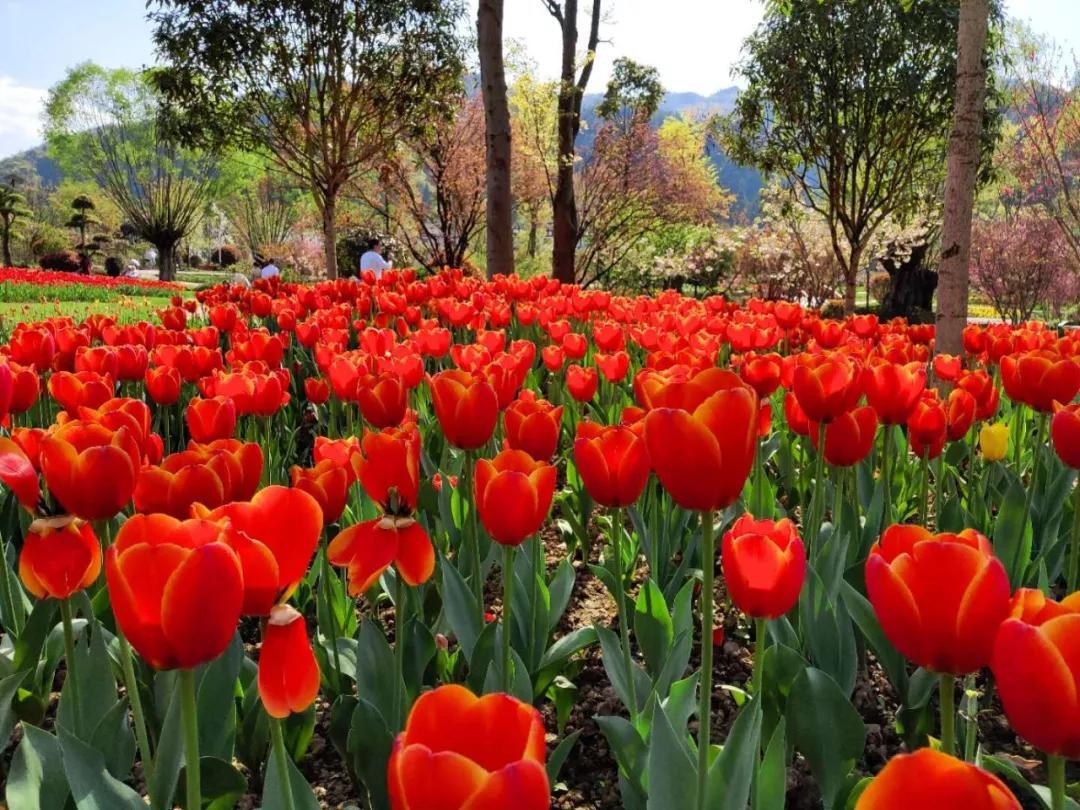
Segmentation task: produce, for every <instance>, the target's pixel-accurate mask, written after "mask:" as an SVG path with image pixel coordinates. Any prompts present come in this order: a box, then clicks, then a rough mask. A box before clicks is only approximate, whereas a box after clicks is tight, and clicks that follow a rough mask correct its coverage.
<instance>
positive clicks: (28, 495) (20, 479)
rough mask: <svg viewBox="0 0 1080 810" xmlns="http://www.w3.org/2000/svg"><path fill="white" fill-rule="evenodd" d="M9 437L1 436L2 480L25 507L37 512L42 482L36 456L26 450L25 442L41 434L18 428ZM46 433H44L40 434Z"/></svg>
mask: <svg viewBox="0 0 1080 810" xmlns="http://www.w3.org/2000/svg"><path fill="white" fill-rule="evenodd" d="M12 435H13V436H14V437H15V438H14V439H9V438H7V437H6V436H0V482H3V484H4V486H5V487H7V488H8V489H9V490H10V491H11V492H13V493H14V494H15V497H16V498H18V500H19V503H20V504H22V506H23V508H24V509H26V510H28V511H29V512H31V513H34V514H36V513H37V509H38V503H39V501H40V500H41V484H40V482H39V481H38V473H37V469H36V464H35V460H36V459H34V458H31V457H30V455H29V454H28V453H27V452H26V449H25V447H24V444H29V443H30V442H32V441H35V440H37V439H38V438H39V434H36V433H34V432H33V431H30V430H27V429H18V430H17V431H13V434H12ZM40 435H42V436H43V435H44V433H42V434H40ZM19 440H21V441H22V443H20V441H19Z"/></svg>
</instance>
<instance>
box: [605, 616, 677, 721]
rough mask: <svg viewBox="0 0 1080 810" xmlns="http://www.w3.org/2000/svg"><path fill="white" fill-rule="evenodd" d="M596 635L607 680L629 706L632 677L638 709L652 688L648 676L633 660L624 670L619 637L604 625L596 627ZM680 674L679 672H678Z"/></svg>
mask: <svg viewBox="0 0 1080 810" xmlns="http://www.w3.org/2000/svg"><path fill="white" fill-rule="evenodd" d="M596 635H597V637H598V638H599V639H600V650H601V657H602V660H603V663H604V672H606V673H607V676H608V680H609V681H611V686H612V688H613V689H614V690H615V694H616V695H618V696H619V700H621V701H622V703H623V705H624V706H627V707H629V706H630V678H633V679H634V696H635V697H636V698H637V704H638V705H637V708H638V709H640V708H641V706H642V703H643V702H644V700H645V698H646V697H647V696H648V694H649V692H650V691H651V689H652V684H651V683H650V682H649V676H648V675H646V674H645V673H644V672H643V671H642V669H641V667H639V666H638V665H637V664H636V663H634V661H633V660H631V661H630V672H627V671H626V664H625V662H624V660H623V654H622V646H621V642H620V641H619V637H618V636H617V635H615V633H613V632H612V631H611V630H608V629H607V628H606V627H597V628H596ZM680 674H681V673H680Z"/></svg>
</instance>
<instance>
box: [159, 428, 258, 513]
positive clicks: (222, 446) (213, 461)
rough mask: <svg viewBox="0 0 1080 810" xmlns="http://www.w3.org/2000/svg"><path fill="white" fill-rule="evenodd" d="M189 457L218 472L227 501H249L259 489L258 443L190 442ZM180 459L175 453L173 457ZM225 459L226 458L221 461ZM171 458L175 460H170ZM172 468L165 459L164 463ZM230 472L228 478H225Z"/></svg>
mask: <svg viewBox="0 0 1080 810" xmlns="http://www.w3.org/2000/svg"><path fill="white" fill-rule="evenodd" d="M186 452H188V453H196V454H198V455H200V456H201V457H202V463H204V464H208V465H210V466H211V467H213V468H214V469H215V470H217V471H218V476H219V477H220V478H221V480H222V482H223V483H224V482H225V479H226V477H228V479H229V480H228V482H227V483H226V489H227V491H228V497H227V498H226V500H228V501H250V500H251V499H252V497H254V495H255V491H256V490H257V489H258V488H259V483H260V482H261V479H262V469H263V452H262V447H261V446H260V445H259V444H258V443H257V442H242V441H240V440H239V439H217V440H216V441H212V442H209V443H208V444H199V443H198V442H194V441H192V442H188V449H187V451H186ZM173 455H174V456H175V455H178V454H176V453H174V454H173ZM221 456H226V457H227V458H219V457H221ZM170 458H172V456H170ZM162 464H163V465H165V466H170V462H169V461H168V459H166V460H165V461H164V462H162ZM225 468H227V469H228V475H227V476H226V474H225Z"/></svg>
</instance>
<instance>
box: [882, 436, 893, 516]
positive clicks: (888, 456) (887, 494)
mask: <svg viewBox="0 0 1080 810" xmlns="http://www.w3.org/2000/svg"><path fill="white" fill-rule="evenodd" d="M892 431H893V426H892V425H891V424H890V425H885V430H884V432H883V433H882V448H881V480H882V487H883V488H884V491H883V492H882V499H881V502H882V505H883V506H884V508H883V509H882V510H881V530H882V531H884V530H885V527H886V526H889V525H890V524H891V523H892V520H893V512H892V510H893V502H892V473H893V470H892V456H893V437H892Z"/></svg>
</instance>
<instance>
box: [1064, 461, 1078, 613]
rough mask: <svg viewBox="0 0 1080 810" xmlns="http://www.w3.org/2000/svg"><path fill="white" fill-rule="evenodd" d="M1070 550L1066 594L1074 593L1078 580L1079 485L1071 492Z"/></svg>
mask: <svg viewBox="0 0 1080 810" xmlns="http://www.w3.org/2000/svg"><path fill="white" fill-rule="evenodd" d="M1071 542H1072V549H1071V550H1070V554H1069V578H1068V586H1069V587H1068V589H1067V590H1066V593H1075V591H1076V586H1077V584H1078V582H1077V580H1078V579H1080V483H1077V485H1076V489H1075V490H1074V491H1073V525H1072V540H1071Z"/></svg>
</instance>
